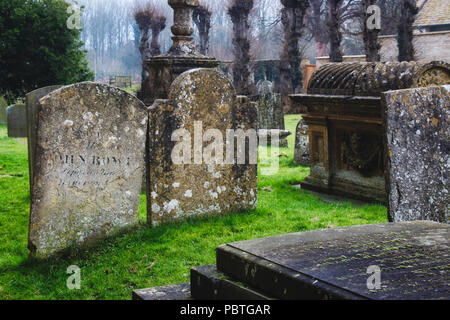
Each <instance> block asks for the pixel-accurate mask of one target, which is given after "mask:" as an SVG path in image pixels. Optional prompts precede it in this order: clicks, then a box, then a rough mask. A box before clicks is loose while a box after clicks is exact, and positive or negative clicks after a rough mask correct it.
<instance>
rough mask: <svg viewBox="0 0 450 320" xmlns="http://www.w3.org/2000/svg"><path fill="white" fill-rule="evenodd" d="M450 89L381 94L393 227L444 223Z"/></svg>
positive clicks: (448, 200) (448, 207) (449, 205)
mask: <svg viewBox="0 0 450 320" xmlns="http://www.w3.org/2000/svg"><path fill="white" fill-rule="evenodd" d="M449 91H450V86H449V85H447V86H441V87H429V88H419V89H408V90H399V91H390V92H386V93H384V94H383V97H382V103H383V106H384V118H385V119H384V123H385V124H384V137H385V143H386V149H387V150H386V152H385V155H386V156H385V157H386V189H387V193H388V198H389V206H388V212H389V220H390V221H391V222H401V221H413V220H434V221H438V222H443V223H448V222H449V212H450V197H449V186H450V179H449V172H450V129H449V123H450V98H449Z"/></svg>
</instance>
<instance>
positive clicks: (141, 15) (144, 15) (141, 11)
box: [134, 6, 154, 83]
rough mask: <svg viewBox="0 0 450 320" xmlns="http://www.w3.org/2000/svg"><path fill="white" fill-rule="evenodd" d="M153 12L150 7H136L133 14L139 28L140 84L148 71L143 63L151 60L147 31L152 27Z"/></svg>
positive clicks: (144, 79)
mask: <svg viewBox="0 0 450 320" xmlns="http://www.w3.org/2000/svg"><path fill="white" fill-rule="evenodd" d="M153 15H154V11H153V9H152V8H151V7H150V6H145V7H138V8H137V9H136V10H135V12H134V19H135V20H136V23H137V25H138V27H139V31H140V34H141V41H140V43H139V51H140V53H141V58H142V83H144V82H145V81H146V79H147V77H148V71H147V70H146V68H145V61H147V60H148V59H150V58H151V56H152V55H151V51H150V46H149V31H150V28H151V25H152V19H153Z"/></svg>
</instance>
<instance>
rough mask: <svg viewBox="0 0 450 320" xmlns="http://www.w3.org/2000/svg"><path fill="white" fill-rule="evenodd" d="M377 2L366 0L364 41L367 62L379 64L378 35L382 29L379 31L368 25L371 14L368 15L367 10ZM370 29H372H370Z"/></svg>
mask: <svg viewBox="0 0 450 320" xmlns="http://www.w3.org/2000/svg"><path fill="white" fill-rule="evenodd" d="M376 2H377V1H376V0H364V13H365V14H364V16H365V20H364V32H363V40H364V50H365V52H366V61H367V62H377V61H380V53H379V51H380V44H379V42H378V33H379V32H380V29H377V27H376V26H373V25H368V20H369V17H370V16H371V14H369V13H367V8H369V7H370V6H372V5H375V4H376ZM369 27H370V28H369Z"/></svg>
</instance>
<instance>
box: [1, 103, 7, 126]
mask: <svg viewBox="0 0 450 320" xmlns="http://www.w3.org/2000/svg"><path fill="white" fill-rule="evenodd" d="M6 108H8V102H6V100H5V98H4V97H0V124H6V123H7V122H6Z"/></svg>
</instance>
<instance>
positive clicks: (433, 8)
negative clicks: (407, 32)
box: [414, 0, 450, 26]
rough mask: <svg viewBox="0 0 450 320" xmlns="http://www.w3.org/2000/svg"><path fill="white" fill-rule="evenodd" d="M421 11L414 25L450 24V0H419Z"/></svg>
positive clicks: (418, 4)
mask: <svg viewBox="0 0 450 320" xmlns="http://www.w3.org/2000/svg"><path fill="white" fill-rule="evenodd" d="M417 6H418V7H419V9H420V8H422V6H423V8H422V9H421V10H420V11H419V13H418V14H417V17H416V21H415V22H414V26H430V25H436V24H450V0H418V1H417Z"/></svg>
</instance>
